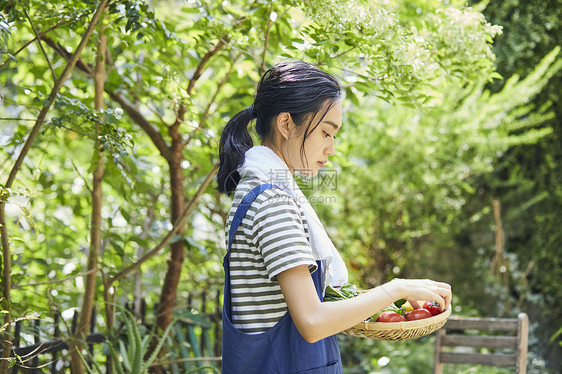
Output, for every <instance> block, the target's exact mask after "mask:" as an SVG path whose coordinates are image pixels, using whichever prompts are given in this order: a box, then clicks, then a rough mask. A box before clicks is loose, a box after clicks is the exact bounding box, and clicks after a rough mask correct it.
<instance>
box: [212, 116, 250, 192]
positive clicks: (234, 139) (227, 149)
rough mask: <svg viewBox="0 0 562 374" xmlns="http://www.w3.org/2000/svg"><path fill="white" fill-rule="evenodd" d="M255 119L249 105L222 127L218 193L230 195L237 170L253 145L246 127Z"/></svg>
mask: <svg viewBox="0 0 562 374" xmlns="http://www.w3.org/2000/svg"><path fill="white" fill-rule="evenodd" d="M254 118H256V112H255V111H254V106H253V105H250V106H249V107H247V108H246V109H244V110H243V111H241V112H239V113H238V114H236V115H235V116H234V117H232V118H231V119H230V121H228V123H227V124H226V126H225V127H224V129H223V131H222V134H221V140H220V146H219V160H220V162H219V171H218V173H217V182H218V187H217V189H218V191H219V192H224V193H226V194H227V195H232V193H233V192H234V190H235V189H236V186H237V185H238V182H239V181H240V174H239V173H238V168H239V167H240V166H241V165H242V164H243V163H244V154H245V153H246V151H247V150H248V149H250V148H252V146H253V145H254V143H253V141H252V137H251V136H250V133H249V131H248V125H249V124H250V122H251V121H252V120H253V119H254Z"/></svg>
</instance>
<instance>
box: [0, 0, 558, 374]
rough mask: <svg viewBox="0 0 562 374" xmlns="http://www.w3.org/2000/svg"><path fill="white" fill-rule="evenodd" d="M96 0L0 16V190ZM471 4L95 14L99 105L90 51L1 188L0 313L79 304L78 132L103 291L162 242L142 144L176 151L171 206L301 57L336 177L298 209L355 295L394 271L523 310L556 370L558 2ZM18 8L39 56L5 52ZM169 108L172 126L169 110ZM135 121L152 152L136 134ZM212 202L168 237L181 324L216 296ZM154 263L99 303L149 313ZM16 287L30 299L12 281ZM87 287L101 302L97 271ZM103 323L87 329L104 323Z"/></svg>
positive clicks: (241, 6)
mask: <svg viewBox="0 0 562 374" xmlns="http://www.w3.org/2000/svg"><path fill="white" fill-rule="evenodd" d="M96 4H97V2H95V1H87V2H84V1H72V0H68V1H66V2H60V3H52V2H48V1H39V0H28V1H8V2H5V3H4V4H3V5H2V6H3V8H2V13H0V14H1V17H2V18H1V19H0V26H1V27H0V33H1V34H0V37H1V38H0V40H1V44H0V46H1V51H0V52H2V63H1V64H2V68H1V70H0V82H2V86H1V94H2V106H0V117H2V120H1V121H0V144H1V149H0V183H3V182H4V180H5V179H6V177H7V175H8V173H9V172H10V170H11V168H12V165H13V162H14V160H15V158H16V157H17V155H18V154H19V152H20V150H21V147H22V144H23V142H24V141H25V139H26V138H27V134H28V133H29V129H30V126H31V125H30V124H31V123H32V122H31V121H29V120H30V119H33V118H34V117H35V116H36V115H37V112H38V110H39V109H40V108H41V107H42V105H43V100H45V98H46V97H47V96H48V95H49V93H50V90H51V88H52V85H53V77H52V71H54V73H55V75H59V74H60V73H61V71H62V69H63V68H64V65H65V60H64V58H63V57H62V56H63V55H64V51H66V52H69V51H72V50H73V48H74V46H76V45H77V43H78V41H79V39H80V37H81V35H82V34H83V32H84V29H85V25H86V24H87V20H88V18H89V17H91V13H92V12H93V9H94V8H95V6H96ZM472 5H473V8H468V7H467V6H466V4H465V3H464V2H462V1H437V0H411V1H406V0H393V1H377V2H372V1H370V2H367V1H359V0H357V1H337V0H332V1H328V0H325V1H324V0H322V1H308V2H301V1H284V2H273V3H270V2H268V1H254V2H250V3H248V2H242V1H230V2H215V1H185V2H184V1H152V2H150V3H145V2H143V1H132V0H131V1H120V2H117V1H114V2H110V7H109V14H108V17H107V19H106V23H107V29H106V34H107V37H108V45H109V56H110V63H109V67H108V76H107V80H106V93H107V96H106V105H107V110H105V111H104V112H103V113H99V112H97V111H95V110H94V109H93V107H94V105H93V100H94V91H93V82H92V78H91V76H89V75H88V73H87V65H88V64H90V65H91V64H93V63H94V61H95V57H94V56H95V44H96V43H95V40H92V42H91V43H90V44H89V45H88V47H87V48H86V50H85V51H84V53H83V54H82V57H81V61H82V63H83V64H82V65H81V64H78V66H77V68H75V69H74V71H73V73H72V75H71V77H70V79H69V80H68V81H67V82H66V84H65V86H64V88H63V90H62V91H61V93H60V94H59V95H58V97H57V100H56V102H55V106H54V108H53V109H52V110H51V111H50V112H49V116H48V121H47V122H46V123H45V124H44V126H43V128H42V132H41V134H40V136H39V137H38V139H37V140H36V141H35V143H34V144H33V147H32V149H31V151H30V153H29V155H28V157H27V158H26V159H25V162H24V165H23V168H22V170H21V171H20V173H19V174H18V177H17V182H16V184H15V185H14V187H13V188H12V189H11V190H9V191H7V190H4V189H2V192H3V194H5V196H8V197H7V204H6V213H7V215H8V217H9V222H8V227H7V228H8V230H9V234H10V240H11V248H10V250H11V256H10V257H11V261H12V273H11V279H12V283H13V285H14V287H15V288H14V289H12V290H11V296H12V300H11V301H12V302H11V305H9V306H8V307H9V308H10V310H11V312H12V314H13V315H14V316H22V315H28V314H38V315H41V316H50V315H51V314H52V312H53V311H55V310H60V311H67V310H71V309H72V308H80V303H81V295H82V294H83V292H84V284H83V281H82V277H80V276H77V275H79V274H81V273H82V272H83V271H84V270H85V269H86V264H87V254H88V248H89V246H90V244H89V229H90V227H89V225H90V215H91V191H90V190H91V187H90V186H91V183H92V182H91V173H92V170H93V168H92V165H94V164H95V162H96V158H95V156H94V153H95V152H94V140H95V136H94V134H95V133H94V125H95V123H99V124H101V125H102V143H103V147H104V148H103V149H104V154H105V155H106V156H105V157H106V160H107V164H106V172H105V176H104V183H103V193H104V204H103V209H102V218H103V227H102V231H103V240H102V250H101V253H100V257H99V263H100V267H101V269H102V270H103V274H104V275H105V276H112V275H115V274H117V273H118V272H119V271H120V270H122V269H123V268H125V267H126V266H128V265H130V264H131V263H134V262H135V261H137V260H138V259H139V258H141V257H142V256H143V254H146V253H147V252H148V251H149V250H150V249H151V248H153V247H154V246H155V245H156V244H157V243H158V242H159V241H160V239H161V238H162V236H163V235H165V234H166V232H167V231H168V230H170V229H171V227H172V222H173V220H172V219H171V218H170V209H171V208H172V207H173V206H174V200H173V198H172V197H171V196H170V191H171V189H172V187H171V184H172V182H171V179H170V178H171V177H170V175H171V174H170V172H169V171H170V170H171V169H172V168H171V166H170V165H169V162H167V161H166V159H165V158H164V157H162V151H161V148H158V144H157V141H155V139H159V138H161V139H163V140H164V141H166V142H168V144H172V142H173V136H172V135H171V134H172V132H171V130H170V129H171V128H173V125H174V124H176V123H177V130H178V133H179V134H181V139H180V142H181V143H182V144H183V147H182V148H181V150H180V155H181V162H180V165H181V169H182V171H181V174H182V178H183V186H184V191H183V195H184V196H185V200H186V201H188V200H189V199H191V198H192V197H193V196H195V193H196V190H197V189H198V187H199V186H200V185H201V183H202V182H203V180H204V178H205V176H206V175H207V174H208V173H209V172H210V171H211V169H212V166H213V165H214V164H215V163H216V162H217V157H218V151H217V150H218V137H219V134H220V130H221V128H222V126H224V123H226V121H227V120H228V118H230V117H231V116H232V115H233V114H235V113H237V112H238V111H240V110H241V109H243V108H244V107H246V106H247V105H250V104H251V103H252V100H253V98H252V95H253V92H254V88H255V83H256V82H257V80H258V79H259V76H260V73H261V72H263V70H264V68H268V67H269V66H272V65H273V64H274V63H276V62H279V61H281V60H283V59H286V58H298V59H304V60H307V61H310V62H314V63H317V64H318V65H320V66H321V67H322V68H324V69H326V70H327V71H329V72H331V73H332V74H334V75H335V76H336V77H337V78H338V79H339V80H340V82H341V83H342V87H343V90H344V94H345V97H344V101H343V102H344V107H345V120H344V122H345V125H344V129H343V131H342V132H341V135H340V136H339V137H338V139H339V140H338V145H337V155H336V157H335V160H334V162H333V163H331V165H330V167H331V170H329V171H328V173H330V172H331V173H335V174H336V175H337V188H335V189H334V188H329V187H330V186H328V185H326V184H323V183H321V181H322V179H321V178H323V176H322V175H321V176H320V177H319V178H318V179H317V180H315V181H312V185H308V187H309V188H308V189H307V193H309V194H311V196H313V197H315V201H317V203H316V209H317V210H318V212H319V215H320V216H321V219H322V220H323V222H324V223H325V226H326V228H327V230H328V231H329V233H330V235H331V237H332V238H333V240H334V242H335V243H336V246H337V247H338V248H339V249H340V250H341V252H342V254H343V256H344V258H345V260H346V262H347V263H348V266H349V269H350V273H351V276H352V279H351V281H352V282H354V283H356V284H358V285H360V286H361V287H372V286H376V285H377V284H380V283H382V282H385V281H387V280H390V279H392V278H393V277H430V278H438V279H441V280H444V281H448V282H450V283H451V284H453V287H454V294H455V297H454V300H453V302H454V305H455V313H458V314H463V315H485V316H515V315H516V314H517V313H518V312H519V311H525V312H527V313H529V315H530V317H531V321H532V325H531V326H532V330H531V346H530V355H529V372H530V373H539V372H540V373H544V372H547V371H548V370H551V371H552V372H557V370H559V369H560V366H561V362H560V346H559V341H560V340H559V338H558V339H555V340H554V341H553V342H552V343H549V344H546V343H545V342H546V341H548V340H549V339H550V337H551V336H552V335H553V334H554V333H555V332H556V330H557V329H558V328H560V327H562V326H560V324H559V323H558V325H556V324H553V323H552V321H561V320H562V304H561V300H562V294H560V292H561V291H560V288H559V287H558V280H559V279H560V277H561V275H562V274H561V272H562V267H561V266H560V263H559V261H560V258H562V257H561V253H560V251H561V250H562V249H561V247H560V243H561V242H562V238H560V230H559V229H558V226H559V222H562V219H561V217H560V214H562V213H561V212H562V209H560V208H561V205H562V190H560V188H561V187H560V186H561V183H560V181H561V180H562V174H561V173H562V172H561V170H562V168H561V167H560V163H561V158H562V153H561V149H562V148H561V147H560V145H561V144H560V139H561V137H560V135H561V131H562V129H561V125H560V123H561V121H560V118H561V117H560V116H561V107H560V105H561V104H560V102H561V101H560V97H559V95H560V87H561V86H560V79H561V75H560V74H561V73H560V67H561V60H560V58H559V57H558V50H557V49H556V47H557V45H558V44H559V41H560V40H562V35H560V34H561V32H560V18H561V17H560V16H562V14H560V12H562V10H561V9H562V6H561V5H562V4H560V1H552V2H551V4H550V3H549V7H548V8H549V9H551V10H552V12H548V13H546V12H544V10H543V9H544V2H538V1H530V2H523V1H517V0H509V1H504V2H502V3H501V4H499V3H490V4H480V3H475V4H472ZM23 9H26V10H27V12H29V16H30V19H31V20H32V23H33V26H34V27H35V29H36V30H48V29H49V28H51V27H54V26H57V27H56V28H55V29H53V30H52V31H49V33H47V34H46V37H47V38H48V39H49V40H47V39H45V38H43V39H42V44H43V45H42V47H43V48H45V49H46V52H45V53H43V52H42V49H41V46H40V45H38V43H31V44H29V45H28V46H27V48H25V49H23V50H22V51H21V52H18V53H16V52H17V51H18V49H19V48H20V47H21V46H22V45H24V43H26V42H28V41H29V40H31V39H32V38H33V37H34V32H33V29H32V28H31V27H30V23H29V20H28V19H27V18H26V17H25V13H24V12H23ZM494 25H501V26H502V28H503V30H501V32H500V28H499V27H498V26H494ZM96 37H99V35H98V36H96ZM219 46H220V48H219ZM211 51H214V53H213V54H211V55H209V54H210V52H211ZM46 56H47V57H46ZM207 57H208V59H207V60H205V59H206V58H207ZM200 66H202V67H203V69H202V70H201V71H200V70H199V69H198V68H199V67H200ZM51 67H52V69H51ZM197 74H199V75H197ZM500 78H501V79H500ZM127 103H131V104H132V107H133V108H134V109H135V110H136V112H135V113H136V115H137V117H135V116H134V115H131V111H128V110H127V108H126V107H125V105H126V104H127ZM180 108H183V109H184V110H185V111H184V112H183V115H181V116H180V113H181V110H179V109H180ZM102 114H103V116H102ZM138 115H140V117H141V118H143V119H144V120H146V121H147V122H148V123H149V124H150V126H151V128H152V129H153V130H154V131H155V132H156V133H158V134H159V136H155V135H154V134H152V135H151V134H150V133H148V132H147V131H146V127H143V126H141V125H140V124H139V119H138ZM16 118H17V119H18V120H16ZM325 176H326V175H325ZM214 187H215V186H213V185H211V186H209V187H207V188H206V189H205V191H204V193H203V195H202V196H201V197H200V198H199V199H198V200H197V208H196V210H195V211H194V213H193V214H191V215H190V216H189V217H188V219H187V222H186V223H185V231H184V232H183V233H181V235H177V236H175V237H174V238H173V240H172V241H173V242H175V243H181V245H182V252H183V256H184V258H185V260H184V261H183V262H180V268H181V280H180V282H179V283H178V286H177V296H178V298H177V303H176V304H175V305H176V309H179V310H181V309H185V308H187V300H188V295H189V294H191V293H194V292H198V291H199V290H204V289H207V290H211V291H212V292H220V290H221V289H222V267H221V258H222V255H223V254H224V235H223V227H224V223H225V217H226V212H227V211H228V208H229V200H228V199H227V198H226V197H224V196H219V195H218V194H217V192H216V191H215V190H214ZM329 197H333V198H334V199H330V200H329V199H328V198H329ZM494 200H497V201H499V202H500V203H501V208H502V211H501V219H502V226H503V230H504V233H505V237H506V241H505V246H504V248H503V250H502V252H501V255H500V256H499V257H496V260H497V261H496V262H495V264H496V265H494V264H493V261H495V260H494V258H495V257H494V256H495V253H496V247H495V241H494V235H495V232H496V230H497V229H498V227H497V223H498V222H497V221H495V220H494V216H493V209H492V206H493V201H494ZM327 201H329V202H330V203H325V202H327ZM167 257H168V255H167V254H166V252H163V253H161V254H160V255H159V256H156V257H154V258H152V259H151V260H149V261H147V262H145V263H144V264H143V265H141V266H140V268H139V270H138V271H136V272H133V273H131V274H130V275H128V276H127V277H125V278H123V279H122V280H121V281H120V282H119V283H117V284H116V285H115V287H114V288H113V289H112V291H111V292H113V294H114V296H115V297H116V299H117V300H120V301H123V302H124V301H127V300H132V299H133V298H134V297H139V296H141V295H142V296H143V297H145V298H146V299H147V301H148V303H149V304H154V303H156V302H158V301H159V298H160V296H161V290H162V287H163V283H164V279H165V278H166V275H167V273H168V272H170V267H169V263H168V262H167ZM4 261H6V259H4ZM459 269H461V270H460V271H459ZM63 279H67V280H65V281H62V280H63ZM59 281H61V282H59ZM49 282H51V283H49ZM55 282H56V283H55ZM31 283H46V284H40V285H34V286H32V287H25V285H26V284H31ZM98 284H99V287H98V290H97V293H96V300H97V303H98V304H99V305H101V304H102V303H103V291H104V290H103V286H102V278H101V274H100V277H99V278H98ZM5 308H7V307H6V306H5ZM99 323H100V324H101V325H102V326H103V325H104V324H105V321H104V320H103V318H101V317H99ZM432 342H433V341H432V338H424V339H420V340H419V341H416V342H410V343H405V344H389V343H385V342H371V341H361V340H350V339H345V338H343V337H342V352H343V355H344V357H353V360H352V359H349V360H348V361H346V365H347V366H348V370H349V372H350V373H351V372H353V373H367V372H392V373H398V372H403V371H404V370H407V371H408V372H414V373H415V372H419V373H425V372H428V371H429V370H430V369H429V368H430V367H431V362H430V360H428V359H427V357H432V356H431V350H432V348H431V347H432V345H431V344H432ZM383 358H387V359H388V361H387V360H385V359H383ZM467 370H470V369H468V368H467ZM479 370H485V369H479ZM471 372H472V371H471ZM482 372H489V371H482Z"/></svg>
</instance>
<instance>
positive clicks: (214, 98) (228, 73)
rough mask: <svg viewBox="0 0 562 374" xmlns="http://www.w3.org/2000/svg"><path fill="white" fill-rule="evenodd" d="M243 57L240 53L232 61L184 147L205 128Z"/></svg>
mask: <svg viewBox="0 0 562 374" xmlns="http://www.w3.org/2000/svg"><path fill="white" fill-rule="evenodd" d="M241 55H242V52H240V53H239V54H238V55H237V56H236V57H234V59H233V60H232V64H231V65H230V68H229V69H228V71H227V72H226V74H225V76H224V77H223V78H222V80H221V81H220V82H219V84H218V86H217V89H216V90H215V93H214V95H213V97H212V98H211V100H210V101H209V103H208V104H207V107H206V108H205V112H204V113H203V117H201V120H200V121H199V125H198V126H197V127H196V128H195V129H194V130H193V131H192V132H191V134H190V135H189V138H187V140H186V141H185V142H184V144H183V145H184V146H187V145H188V144H189V143H190V142H191V140H192V139H193V138H194V137H195V134H196V132H197V131H199V130H201V129H202V128H203V126H204V125H205V122H207V119H209V112H210V110H211V106H212V105H213V104H214V102H215V100H216V99H217V96H218V94H219V92H220V91H221V89H222V87H223V86H224V85H225V84H226V82H227V81H228V77H229V76H230V74H232V70H233V69H234V65H236V61H238V59H239V58H240V56H241Z"/></svg>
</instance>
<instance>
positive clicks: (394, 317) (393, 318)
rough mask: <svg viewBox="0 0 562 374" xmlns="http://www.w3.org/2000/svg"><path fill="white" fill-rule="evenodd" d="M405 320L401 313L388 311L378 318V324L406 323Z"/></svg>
mask: <svg viewBox="0 0 562 374" xmlns="http://www.w3.org/2000/svg"><path fill="white" fill-rule="evenodd" d="M404 321H405V319H404V317H402V316H401V315H400V314H399V313H396V312H393V311H391V310H387V311H386V312H382V313H381V315H380V316H379V318H377V322H404Z"/></svg>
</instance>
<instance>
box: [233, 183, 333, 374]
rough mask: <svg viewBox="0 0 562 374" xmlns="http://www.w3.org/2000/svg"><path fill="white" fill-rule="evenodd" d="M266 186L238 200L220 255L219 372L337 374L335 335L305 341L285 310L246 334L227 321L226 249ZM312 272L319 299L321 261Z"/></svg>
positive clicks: (320, 296) (267, 186)
mask: <svg viewBox="0 0 562 374" xmlns="http://www.w3.org/2000/svg"><path fill="white" fill-rule="evenodd" d="M269 188H276V186H274V185H271V184H263V185H261V186H258V187H256V188H254V189H253V190H252V191H250V192H249V193H248V194H247V195H246V196H245V197H244V198H243V199H242V201H241V202H240V205H239V206H238V209H237V210H236V213H235V215H234V218H233V220H232V224H231V226H230V231H229V235H228V252H227V253H226V255H225V256H224V262H223V265H224V273H225V279H224V303H223V317H222V321H223V333H222V347H223V352H222V372H223V373H224V374H237V373H240V374H293V373H305V374H320V373H322V374H341V373H342V365H341V360H340V350H339V347H338V342H337V339H336V336H335V335H332V336H330V337H328V338H325V339H322V340H320V341H318V342H316V343H309V342H307V341H306V340H305V339H304V338H303V337H302V336H301V334H300V333H299V331H298V330H297V328H296V327H295V324H294V323H293V319H292V318H291V315H290V314H289V312H287V313H285V315H284V316H283V317H282V318H281V319H280V320H279V321H278V322H277V323H276V324H275V325H274V326H273V327H272V328H270V329H269V330H267V331H266V332H263V333H259V334H246V333H243V332H241V331H240V330H238V329H237V328H236V327H234V326H233V325H232V322H231V317H232V314H231V296H230V261H229V260H230V248H231V246H232V241H233V239H234V235H235V233H236V229H237V228H238V226H239V225H240V223H241V222H242V218H244V216H245V215H246V212H247V211H248V208H249V207H250V205H251V204H252V202H253V201H254V200H255V199H256V197H257V196H258V195H259V194H260V193H262V192H263V191H265V190H267V189H269ZM317 263H318V269H317V270H316V271H315V272H314V273H312V274H311V275H312V279H313V280H314V285H315V287H316V292H317V293H318V297H319V298H320V301H322V285H321V279H322V278H321V274H322V272H323V271H324V269H323V263H322V262H321V261H317Z"/></svg>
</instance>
